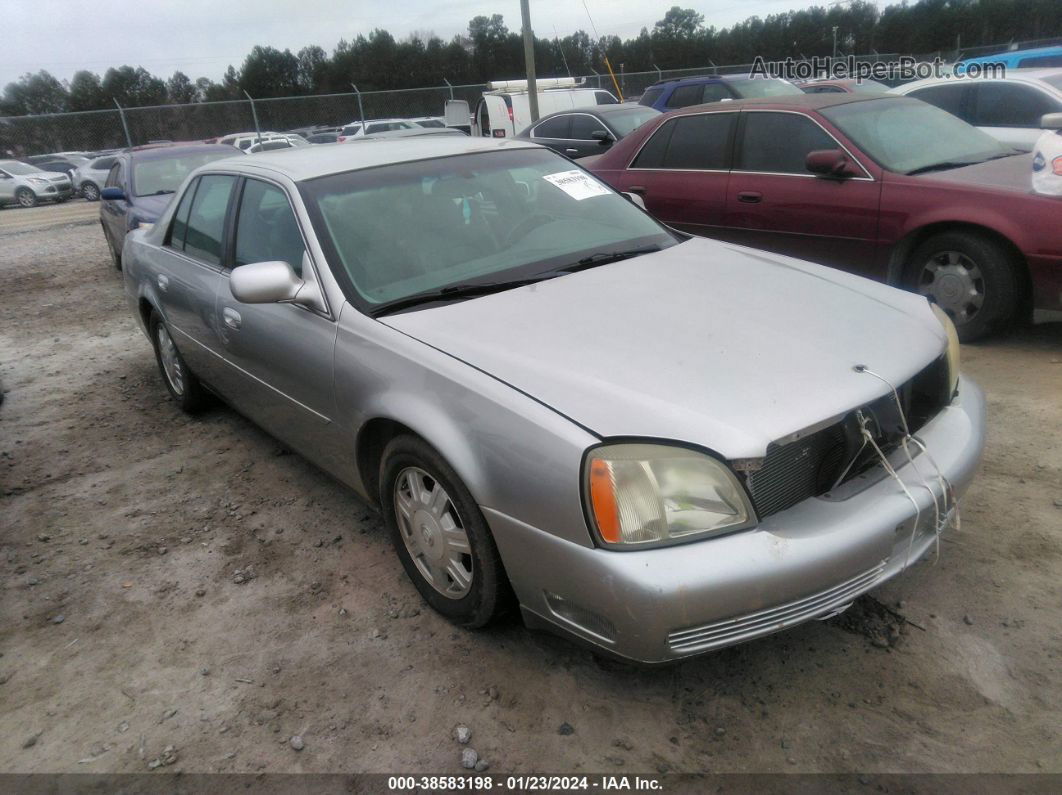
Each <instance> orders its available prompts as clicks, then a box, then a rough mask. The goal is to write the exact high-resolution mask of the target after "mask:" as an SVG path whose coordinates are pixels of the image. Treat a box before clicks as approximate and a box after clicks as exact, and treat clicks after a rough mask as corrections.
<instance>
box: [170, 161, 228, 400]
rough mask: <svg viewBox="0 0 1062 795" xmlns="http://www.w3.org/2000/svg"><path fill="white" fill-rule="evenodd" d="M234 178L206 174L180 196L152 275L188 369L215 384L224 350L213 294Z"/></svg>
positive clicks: (216, 288)
mask: <svg viewBox="0 0 1062 795" xmlns="http://www.w3.org/2000/svg"><path fill="white" fill-rule="evenodd" d="M235 184H236V177H234V176H231V175H227V174H205V175H203V176H201V177H199V178H198V179H197V180H196V181H195V182H194V183H192V184H191V185H189V186H188V189H187V190H186V191H185V192H184V193H183V194H182V195H181V199H180V203H179V204H178V205H177V210H176V212H174V215H173V220H172V221H171V223H170V228H169V229H168V230H166V237H165V239H164V244H163V246H162V249H161V254H160V256H159V257H158V259H157V261H158V266H157V267H156V269H155V273H154V274H152V276H153V278H154V280H155V287H157V295H158V297H159V303H160V306H159V309H160V311H161V312H162V316H163V318H164V319H165V320H166V323H167V325H169V327H170V331H171V333H172V336H173V340H174V343H175V344H176V345H177V348H178V349H179V350H180V351H181V354H182V355H183V356H184V358H185V360H186V361H187V362H188V366H189V367H190V368H191V369H192V370H193V371H195V372H196V373H197V374H198V375H199V377H200V378H202V379H203V380H204V381H206V382H207V383H209V384H211V385H217V384H218V383H219V381H220V378H219V376H220V375H221V372H222V368H221V349H220V339H219V335H218V327H217V326H218V324H217V318H216V316H215V313H214V303H215V296H216V294H217V291H218V287H219V285H220V283H221V259H222V240H223V237H224V228H225V223H226V219H227V217H228V214H229V211H230V210H229V206H230V202H231V198H232V193H233V188H234V186H235Z"/></svg>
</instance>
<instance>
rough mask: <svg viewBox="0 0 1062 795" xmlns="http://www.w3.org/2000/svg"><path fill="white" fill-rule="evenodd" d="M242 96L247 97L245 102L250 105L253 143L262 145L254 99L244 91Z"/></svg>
mask: <svg viewBox="0 0 1062 795" xmlns="http://www.w3.org/2000/svg"><path fill="white" fill-rule="evenodd" d="M243 95H244V96H245V97H247V101H248V102H250V103H251V116H253V117H254V134H255V141H254V142H255V143H256V144H260V143H262V129H261V128H260V127H259V126H258V111H257V110H255V107H254V99H253V98H252V97H251V95H250V94H248V93H247V92H246V91H244V92H243Z"/></svg>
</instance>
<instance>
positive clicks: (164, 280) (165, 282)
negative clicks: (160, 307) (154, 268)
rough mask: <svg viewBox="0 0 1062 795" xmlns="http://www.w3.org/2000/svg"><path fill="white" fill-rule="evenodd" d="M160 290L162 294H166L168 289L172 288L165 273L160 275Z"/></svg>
mask: <svg viewBox="0 0 1062 795" xmlns="http://www.w3.org/2000/svg"><path fill="white" fill-rule="evenodd" d="M158 283H159V289H160V290H162V292H166V288H167V287H169V286H170V277H169V276H167V275H166V274H165V273H160V274H159V278H158Z"/></svg>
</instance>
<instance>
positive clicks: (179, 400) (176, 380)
mask: <svg viewBox="0 0 1062 795" xmlns="http://www.w3.org/2000/svg"><path fill="white" fill-rule="evenodd" d="M148 329H149V330H150V332H151V341H152V343H154V346H155V360H156V361H157V362H158V365H159V372H160V373H161V374H162V382H163V383H164V384H165V385H166V391H168V392H169V393H170V397H172V398H173V400H174V402H175V403H176V404H177V405H178V406H179V407H180V409H181V411H185V412H187V413H189V414H194V413H195V412H197V411H199V410H200V409H201V408H203V405H204V404H205V402H206V395H205V394H204V392H203V388H202V386H200V384H199V379H198V378H196V377H195V374H194V373H193V372H192V371H191V370H189V369H188V365H187V364H185V361H184V357H182V356H181V352H180V351H179V350H177V345H176V344H175V343H174V341H173V337H172V336H171V335H170V330H169V327H167V325H166V321H164V320H163V319H162V316H161V315H159V313H158V312H156V311H152V313H151V319H150V320H149V321H148Z"/></svg>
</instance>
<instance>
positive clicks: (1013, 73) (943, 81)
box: [891, 61, 1062, 94]
mask: <svg viewBox="0 0 1062 795" xmlns="http://www.w3.org/2000/svg"><path fill="white" fill-rule="evenodd" d="M963 63H966V62H965V61H964V62H963ZM1058 74H1062V67H1056V68H1051V69H1048V68H1042V69H1008V70H1007V73H1006V74H1005V75H996V76H992V77H988V76H984V77H977V78H970V79H969V80H968V81H963V80H956V79H955V78H948V77H927V78H925V79H924V80H915V81H913V82H911V83H904V84H903V85H899V86H896V88H894V89H891V91H892V92H893V93H897V94H899V93H901V92H902V93H904V94H906V93H907V92H908V91H914V90H915V89H918V88H925V87H927V86H943V85H951V84H952V83H962V82H971V83H976V82H979V81H984V80H988V81H989V82H991V81H993V80H1015V81H1017V82H1034V81H1040V80H1043V79H1044V78H1045V77H1052V76H1054V75H1058Z"/></svg>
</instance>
